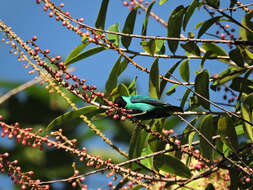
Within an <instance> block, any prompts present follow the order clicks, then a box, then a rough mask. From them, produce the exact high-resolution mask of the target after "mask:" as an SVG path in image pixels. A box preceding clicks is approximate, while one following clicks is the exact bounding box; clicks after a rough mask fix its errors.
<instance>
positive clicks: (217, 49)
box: [202, 43, 229, 63]
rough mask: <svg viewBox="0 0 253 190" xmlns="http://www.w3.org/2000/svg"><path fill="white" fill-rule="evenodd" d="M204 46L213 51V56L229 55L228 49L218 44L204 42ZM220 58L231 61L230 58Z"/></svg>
mask: <svg viewBox="0 0 253 190" xmlns="http://www.w3.org/2000/svg"><path fill="white" fill-rule="evenodd" d="M202 48H203V49H204V50H206V51H210V52H211V53H212V56H228V54H227V53H226V51H225V50H224V49H222V48H221V47H220V46H218V45H216V44H211V43H203V44H202ZM219 60H220V61H223V62H225V63H228V62H229V60H226V59H219Z"/></svg>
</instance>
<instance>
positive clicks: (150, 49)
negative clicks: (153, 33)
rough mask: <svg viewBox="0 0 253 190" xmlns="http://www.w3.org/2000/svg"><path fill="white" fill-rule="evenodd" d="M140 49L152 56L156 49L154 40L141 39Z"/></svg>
mask: <svg viewBox="0 0 253 190" xmlns="http://www.w3.org/2000/svg"><path fill="white" fill-rule="evenodd" d="M141 47H142V48H143V49H144V51H145V52H147V53H149V54H151V55H154V53H155V49H156V43H155V40H154V39H150V40H149V41H146V40H145V39H143V40H142V41H141Z"/></svg>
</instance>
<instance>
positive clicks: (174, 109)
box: [166, 105, 184, 112]
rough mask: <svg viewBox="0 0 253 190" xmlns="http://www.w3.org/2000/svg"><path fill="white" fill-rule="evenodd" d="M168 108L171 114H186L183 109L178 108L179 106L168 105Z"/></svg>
mask: <svg viewBox="0 0 253 190" xmlns="http://www.w3.org/2000/svg"><path fill="white" fill-rule="evenodd" d="M166 108H167V109H168V110H169V111H170V112H184V110H183V108H181V107H178V106H172V105H168V106H166Z"/></svg>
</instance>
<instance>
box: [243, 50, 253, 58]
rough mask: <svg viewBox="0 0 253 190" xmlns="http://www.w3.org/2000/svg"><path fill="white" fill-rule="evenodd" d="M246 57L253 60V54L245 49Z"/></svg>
mask: <svg viewBox="0 0 253 190" xmlns="http://www.w3.org/2000/svg"><path fill="white" fill-rule="evenodd" d="M244 50H245V53H246V55H247V56H248V57H249V59H253V53H252V52H251V51H250V50H247V49H244Z"/></svg>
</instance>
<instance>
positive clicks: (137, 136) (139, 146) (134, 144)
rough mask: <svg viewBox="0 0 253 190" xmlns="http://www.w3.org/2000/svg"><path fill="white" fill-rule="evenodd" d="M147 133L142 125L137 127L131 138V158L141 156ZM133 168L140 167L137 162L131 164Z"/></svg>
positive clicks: (129, 155)
mask: <svg viewBox="0 0 253 190" xmlns="http://www.w3.org/2000/svg"><path fill="white" fill-rule="evenodd" d="M146 136H147V133H146V132H145V131H143V130H142V129H141V128H140V127H135V128H134V130H133V132H132V135H131V140H130V146H129V153H128V157H129V159H133V158H137V157H139V156H141V153H142V150H143V149H144V148H145V142H146ZM130 167H131V168H132V169H133V170H136V168H137V167H138V166H137V165H136V164H132V165H131V166H130Z"/></svg>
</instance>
